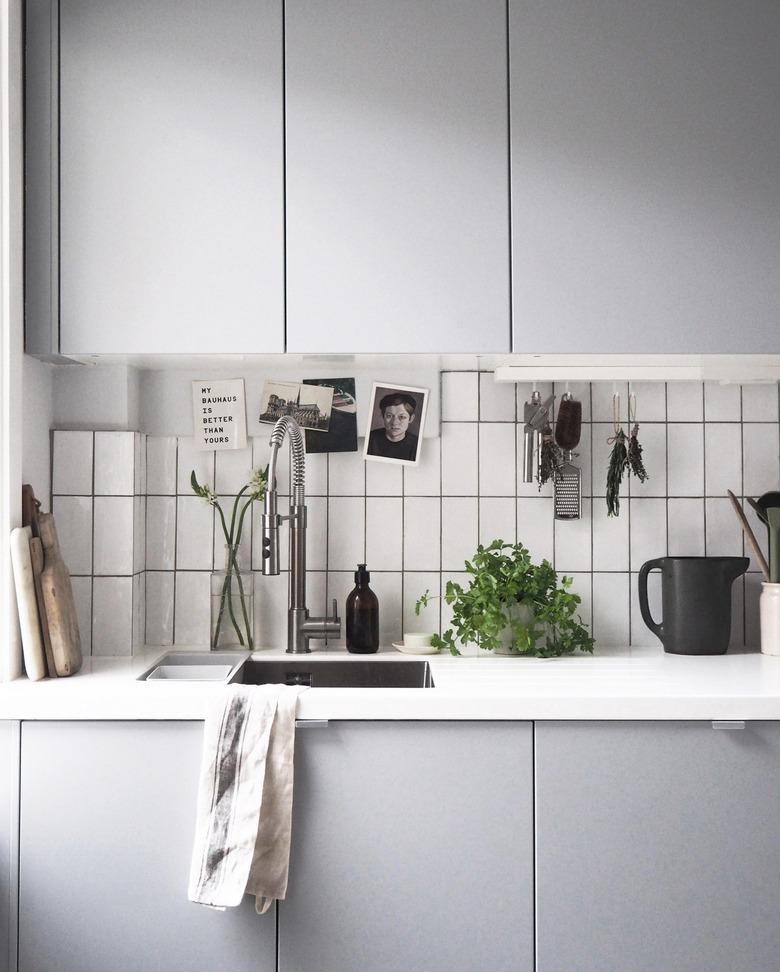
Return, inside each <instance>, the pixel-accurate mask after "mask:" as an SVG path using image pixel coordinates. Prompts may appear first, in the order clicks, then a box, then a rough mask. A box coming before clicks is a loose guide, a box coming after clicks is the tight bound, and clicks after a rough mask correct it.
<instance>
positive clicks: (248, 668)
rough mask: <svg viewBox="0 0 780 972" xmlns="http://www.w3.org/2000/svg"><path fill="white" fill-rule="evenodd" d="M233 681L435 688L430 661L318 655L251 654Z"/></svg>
mask: <svg viewBox="0 0 780 972" xmlns="http://www.w3.org/2000/svg"><path fill="white" fill-rule="evenodd" d="M231 682H234V683H235V682H241V683H243V684H244V685H266V684H268V683H274V684H282V685H308V686H310V687H311V688H433V679H432V678H431V668H430V665H429V664H428V662H427V661H402V660H400V659H399V660H397V661H396V660H393V661H384V660H382V659H376V660H367V659H365V660H364V659H352V658H345V659H344V660H343V661H334V660H332V659H325V658H322V659H318V658H302V659H300V660H299V659H296V658H291V659H287V658H283V659H273V660H272V659H267V660H266V659H262V660H256V659H253V658H250V659H249V660H248V661H246V662H245V663H244V664H243V665H242V666H241V668H239V670H238V671H237V672H236V674H235V676H234V677H233V678H232V679H231Z"/></svg>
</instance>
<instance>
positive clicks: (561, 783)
mask: <svg viewBox="0 0 780 972" xmlns="http://www.w3.org/2000/svg"><path fill="white" fill-rule="evenodd" d="M536 801H537V804H536V847H537V879H536V887H537V916H538V925H537V933H538V946H537V947H538V966H537V968H538V972H571V970H572V969H577V972H658V970H660V969H669V970H672V969H673V970H674V972H703V970H705V969H706V970H707V972H735V970H746V972H747V970H748V969H749V970H750V972H774V970H776V969H777V967H778V955H780V923H778V921H777V914H776V908H775V904H774V903H775V901H776V898H777V887H778V875H780V725H778V724H776V723H752V724H751V723H748V726H747V728H745V729H743V730H731V731H724V730H716V729H713V728H711V726H710V724H709V723H674V724H667V723H655V724H653V723H600V724H598V723H596V724H594V723H559V724H555V723H540V724H537V727H536Z"/></svg>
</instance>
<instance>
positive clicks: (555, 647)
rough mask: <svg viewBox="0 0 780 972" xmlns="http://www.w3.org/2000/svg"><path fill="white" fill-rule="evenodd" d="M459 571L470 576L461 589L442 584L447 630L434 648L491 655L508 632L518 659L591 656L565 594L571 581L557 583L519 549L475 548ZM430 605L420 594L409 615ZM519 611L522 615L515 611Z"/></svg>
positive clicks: (499, 544) (573, 600) (573, 598)
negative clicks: (470, 648)
mask: <svg viewBox="0 0 780 972" xmlns="http://www.w3.org/2000/svg"><path fill="white" fill-rule="evenodd" d="M465 570H466V573H467V574H470V575H471V579H470V581H469V584H468V586H467V587H463V586H461V585H460V584H457V583H455V582H454V581H448V582H447V586H446V589H445V593H444V600H445V601H446V603H447V604H449V605H450V607H451V608H452V627H451V628H449V629H448V630H447V631H445V632H444V633H443V634H442V635H441V636H439V635H434V637H433V639H432V643H433V645H434V646H435V647H436V648H446V649H447V650H448V651H449V652H450V653H451V654H453V655H459V654H460V651H459V650H458V647H457V644H456V640H457V641H460V642H462V643H463V644H467V645H468V644H475V645H479V647H480V648H487V649H488V650H491V651H494V650H496V649H497V648H501V647H502V645H503V644H504V636H505V634H506V633H507V631H511V646H510V650H511V651H512V652H513V653H515V654H518V655H534V656H538V657H540V658H552V657H556V656H558V655H570V654H573V653H574V652H575V651H586V652H592V651H593V639H592V638H591V637H590V635H589V634H588V631H587V629H586V628H585V626H584V624H583V623H582V619H581V618H580V617H579V615H578V614H577V608H578V606H579V604H580V598H579V597H578V596H577V595H576V594H573V593H572V592H571V591H570V590H569V588H570V587H571V583H572V579H571V578H570V577H562V578H561V579H560V581H559V580H558V575H557V574H556V572H555V570H554V569H553V567H552V565H551V564H550V563H549V561H547V560H543V561H542V562H541V564H534V563H533V562H532V561H531V554H530V553H529V551H528V549H527V548H526V547H524V546H523V544H521V543H516V544H511V543H504V541H503V540H494V541H493V542H492V543H490V544H489V545H488V546H486V547H485V546H482V544H480V546H479V547H477V552H476V553H475V554H474V556H473V558H472V559H471V560H470V561H466V566H465ZM432 599H433V598H432V595H431V594H430V593H429V592H428V591H426V592H425V594H423V595H422V597H421V598H420V599H419V600H418V601H417V603H416V605H415V612H416V613H417V614H419V613H420V610H421V609H422V608H423V607H424V606H425V605H427V604H428V603H429V602H430V601H431V600H432ZM521 606H522V607H525V608H526V609H527V610H525V611H522V610H518V608H519V607H521Z"/></svg>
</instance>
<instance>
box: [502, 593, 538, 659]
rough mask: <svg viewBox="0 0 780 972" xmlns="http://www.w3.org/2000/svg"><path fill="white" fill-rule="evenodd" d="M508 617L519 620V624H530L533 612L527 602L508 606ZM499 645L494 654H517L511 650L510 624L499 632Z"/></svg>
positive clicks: (511, 635)
mask: <svg viewBox="0 0 780 972" xmlns="http://www.w3.org/2000/svg"><path fill="white" fill-rule="evenodd" d="M508 614H509V617H510V618H511V619H512V620H513V621H520V622H521V624H528V625H530V624H531V622H532V621H533V618H534V612H533V610H532V609H531V608H529V607H528V605H527V604H518V605H516V606H515V607H511V608H509V611H508ZM500 637H501V646H500V647H499V648H496V649H495V651H494V654H496V655H517V652H516V651H512V639H513V632H512V628H511V625H507V627H506V628H504V630H503V632H502V633H501V636H500Z"/></svg>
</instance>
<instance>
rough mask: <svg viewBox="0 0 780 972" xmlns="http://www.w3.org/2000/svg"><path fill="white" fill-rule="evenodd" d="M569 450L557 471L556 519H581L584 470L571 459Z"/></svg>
mask: <svg viewBox="0 0 780 972" xmlns="http://www.w3.org/2000/svg"><path fill="white" fill-rule="evenodd" d="M571 457H572V451H571V449H569V450H567V452H566V458H565V461H564V462H563V463H562V464H561V465H560V466H559V467H558V470H557V472H556V473H555V519H556V520H579V518H580V509H581V507H582V471H581V470H580V468H579V467H578V466H575V465H574V463H573V462H572V461H571Z"/></svg>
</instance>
